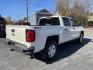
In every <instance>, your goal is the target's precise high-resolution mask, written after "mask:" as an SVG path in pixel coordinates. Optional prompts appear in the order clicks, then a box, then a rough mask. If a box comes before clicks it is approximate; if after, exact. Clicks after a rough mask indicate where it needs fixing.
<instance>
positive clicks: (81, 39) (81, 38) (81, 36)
mask: <svg viewBox="0 0 93 70" xmlns="http://www.w3.org/2000/svg"><path fill="white" fill-rule="evenodd" d="M82 42H83V34H81V35H80V43H82Z"/></svg>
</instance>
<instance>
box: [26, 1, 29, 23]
mask: <svg viewBox="0 0 93 70" xmlns="http://www.w3.org/2000/svg"><path fill="white" fill-rule="evenodd" d="M28 5H29V0H26V18H27V22H28V15H29V14H28V10H29V9H28Z"/></svg>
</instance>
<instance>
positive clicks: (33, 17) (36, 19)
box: [29, 13, 52, 25]
mask: <svg viewBox="0 0 93 70" xmlns="http://www.w3.org/2000/svg"><path fill="white" fill-rule="evenodd" d="M51 15H52V14H45V13H42V14H39V13H35V14H33V15H31V16H30V17H29V22H30V24H31V25H38V22H39V20H40V18H41V17H46V16H51Z"/></svg>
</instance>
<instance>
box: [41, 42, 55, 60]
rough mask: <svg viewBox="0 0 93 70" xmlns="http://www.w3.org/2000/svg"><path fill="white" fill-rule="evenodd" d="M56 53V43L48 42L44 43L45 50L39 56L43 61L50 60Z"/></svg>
mask: <svg viewBox="0 0 93 70" xmlns="http://www.w3.org/2000/svg"><path fill="white" fill-rule="evenodd" d="M56 53H57V43H56V42H55V41H49V42H47V43H46V46H45V49H44V50H43V51H42V53H41V55H42V58H43V59H44V60H52V59H53V58H54V57H55V56H56Z"/></svg>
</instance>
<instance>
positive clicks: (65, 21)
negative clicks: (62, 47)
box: [62, 17, 73, 42]
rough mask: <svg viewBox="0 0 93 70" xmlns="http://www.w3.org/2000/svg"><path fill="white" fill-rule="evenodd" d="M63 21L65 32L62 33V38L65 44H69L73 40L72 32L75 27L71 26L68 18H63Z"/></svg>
mask: <svg viewBox="0 0 93 70" xmlns="http://www.w3.org/2000/svg"><path fill="white" fill-rule="evenodd" d="M62 20H63V27H62V28H63V31H62V36H63V37H62V38H63V42H67V41H70V40H72V30H73V27H72V26H71V22H70V19H69V18H68V17H62Z"/></svg>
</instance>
